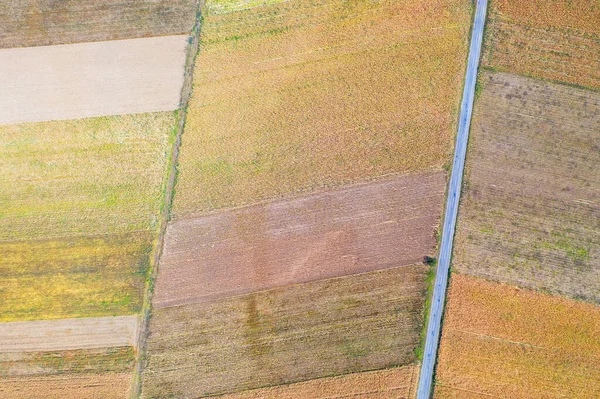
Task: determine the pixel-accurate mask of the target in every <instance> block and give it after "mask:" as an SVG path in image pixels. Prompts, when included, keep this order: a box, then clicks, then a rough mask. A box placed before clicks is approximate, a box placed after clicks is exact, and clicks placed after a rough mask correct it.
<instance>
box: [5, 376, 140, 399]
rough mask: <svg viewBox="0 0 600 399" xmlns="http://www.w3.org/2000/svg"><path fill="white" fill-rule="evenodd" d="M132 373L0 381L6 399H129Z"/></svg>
mask: <svg viewBox="0 0 600 399" xmlns="http://www.w3.org/2000/svg"><path fill="white" fill-rule="evenodd" d="M130 390H131V374H128V373H120V374H89V375H81V376H62V375H59V376H49V377H18V378H0V396H2V398H5V399H64V398H85V399H127V398H128V397H129V393H130Z"/></svg>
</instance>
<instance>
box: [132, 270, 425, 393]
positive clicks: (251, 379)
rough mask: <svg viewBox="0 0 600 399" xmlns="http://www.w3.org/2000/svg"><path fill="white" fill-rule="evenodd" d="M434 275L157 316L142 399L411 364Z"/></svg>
mask: <svg viewBox="0 0 600 399" xmlns="http://www.w3.org/2000/svg"><path fill="white" fill-rule="evenodd" d="M429 269H430V268H429V267H428V266H425V265H422V264H420V265H414V266H405V267H399V268H394V269H387V270H380V271H375V272H370V273H365V274H360V275H354V276H348V277H340V278H335V279H329V280H322V281H318V282H312V283H305V284H298V285H293V286H289V287H283V288H277V289H274V290H271V291H262V292H258V293H253V294H248V295H243V296H237V297H233V298H228V299H221V300H216V301H213V302H204V303H199V304H192V305H183V306H176V307H169V308H154V309H153V311H152V318H151V319H150V334H149V336H148V351H147V360H148V363H147V367H146V368H145V370H144V372H143V375H142V397H145V398H150V397H161V398H163V397H171V396H174V397H198V396H203V395H212V394H220V393H230V392H236V391H240V390H245V389H252V388H259V387H264V386H272V385H278V384H286V383H292V382H297V381H305V380H309V379H313V378H321V377H328V376H332V375H339V374H345V373H352V372H360V371H367V370H375V369H382V368H387V367H391V366H398V365H407V364H411V363H413V362H414V361H415V360H416V355H415V349H416V347H417V345H418V343H419V334H420V332H421V329H422V325H423V314H424V304H425V293H426V290H427V283H426V280H427V275H428V272H429Z"/></svg>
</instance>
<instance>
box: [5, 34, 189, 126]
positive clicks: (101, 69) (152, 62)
mask: <svg viewBox="0 0 600 399" xmlns="http://www.w3.org/2000/svg"><path fill="white" fill-rule="evenodd" d="M187 38H188V36H186V35H181V36H164V37H153V38H142V39H130V40H116V41H106V42H94V43H79V44H65V45H57V46H46V47H30V48H14V49H0V71H2V73H0V87H2V91H1V92H0V124H10V123H20V122H38V121H48V120H66V119H76V118H87V117H94V116H104V115H118V114H130V113H142V112H156V111H172V110H176V109H177V108H179V100H180V94H181V87H182V85H183V68H184V62H185V51H186V48H187Z"/></svg>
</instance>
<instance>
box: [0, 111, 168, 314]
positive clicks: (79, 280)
mask: <svg viewBox="0 0 600 399" xmlns="http://www.w3.org/2000/svg"><path fill="white" fill-rule="evenodd" d="M175 121H176V117H175V114H174V113H173V112H164V113H154V114H142V115H128V116H115V117H102V118H91V119H80V120H74V121H60V122H43V123H24V124H18V125H5V126H0V141H1V142H2V143H4V144H5V145H2V146H0V173H1V175H2V179H0V253H2V257H0V275H2V290H1V291H0V320H1V321H24V320H36V319H48V318H50V319H53V318H69V317H85V316H112V315H123V314H132V313H135V312H137V311H139V309H140V306H141V299H142V295H141V294H142V290H143V286H144V281H145V273H146V268H147V266H148V256H149V253H150V251H151V249H152V241H153V239H154V233H153V232H154V230H155V229H156V225H157V218H158V215H159V212H160V207H161V202H162V192H161V191H162V186H163V180H164V177H163V176H164V170H165V168H166V165H167V157H168V152H169V147H170V144H171V143H172V140H173V137H174V129H175V126H176V122H175Z"/></svg>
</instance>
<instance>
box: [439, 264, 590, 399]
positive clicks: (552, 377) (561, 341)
mask: <svg viewBox="0 0 600 399" xmlns="http://www.w3.org/2000/svg"><path fill="white" fill-rule="evenodd" d="M599 364H600V308H599V307H597V306H595V305H592V304H587V303H584V302H577V301H573V300H569V299H565V298H561V297H559V296H551V295H548V294H541V293H536V292H534V291H529V290H523V289H519V288H515V287H511V286H508V285H504V284H497V283H492V282H488V281H485V280H481V279H477V278H474V277H470V276H466V275H462V274H454V275H453V276H452V281H451V285H450V291H449V299H448V306H447V309H446V316H445V320H444V329H443V334H442V340H441V346H440V352H439V362H438V368H437V374H436V376H437V383H436V384H437V385H436V389H435V397H436V398H440V399H442V398H484V397H485V398H487V397H510V398H574V399H575V398H581V399H583V398H586V399H587V398H597V397H599V396H600V369H599V368H598V365H599Z"/></svg>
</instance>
